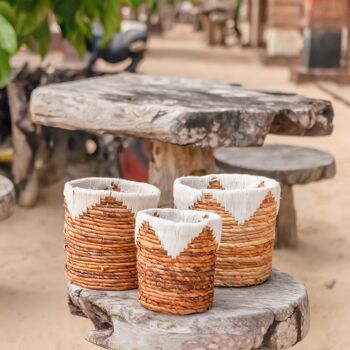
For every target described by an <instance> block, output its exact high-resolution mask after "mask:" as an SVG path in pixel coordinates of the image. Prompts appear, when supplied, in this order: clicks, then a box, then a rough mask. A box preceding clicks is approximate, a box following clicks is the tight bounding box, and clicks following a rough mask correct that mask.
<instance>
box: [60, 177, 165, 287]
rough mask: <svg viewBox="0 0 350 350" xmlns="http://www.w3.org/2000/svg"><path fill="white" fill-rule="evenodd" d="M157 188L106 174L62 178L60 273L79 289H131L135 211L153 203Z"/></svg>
mask: <svg viewBox="0 0 350 350" xmlns="http://www.w3.org/2000/svg"><path fill="white" fill-rule="evenodd" d="M159 197H160V191H159V189H158V188H156V187H154V186H152V185H149V184H145V183H138V182H132V181H127V180H121V179H111V178H85V179H78V180H74V181H70V182H67V183H66V185H65V188H64V199H65V225H64V232H65V251H66V275H67V277H68V279H69V280H70V281H71V282H73V283H75V284H77V285H80V286H82V287H85V288H91V289H100V290H127V289H132V288H137V270H136V246H135V241H134V230H135V215H136V214H137V212H138V211H139V210H142V209H147V208H153V207H157V205H158V201H159Z"/></svg>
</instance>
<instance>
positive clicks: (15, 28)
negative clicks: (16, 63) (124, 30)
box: [0, 0, 158, 87]
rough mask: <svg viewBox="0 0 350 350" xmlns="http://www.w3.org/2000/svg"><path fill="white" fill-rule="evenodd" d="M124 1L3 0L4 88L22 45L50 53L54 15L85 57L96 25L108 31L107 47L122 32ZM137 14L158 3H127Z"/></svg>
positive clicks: (0, 65)
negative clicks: (14, 59)
mask: <svg viewBox="0 0 350 350" xmlns="http://www.w3.org/2000/svg"><path fill="white" fill-rule="evenodd" d="M121 1H123V0H0V87H1V86H5V85H6V84H7V83H8V81H9V79H10V76H11V66H10V57H11V56H12V55H14V54H15V53H16V52H18V50H19V49H20V47H21V46H22V45H25V46H27V47H28V48H29V49H31V50H35V51H37V52H39V54H40V55H41V57H44V56H45V55H46V53H47V51H48V49H49V45H50V40H51V33H50V29H49V15H50V13H51V14H52V15H53V16H54V17H55V19H56V21H57V23H58V25H59V26H60V28H61V32H62V35H63V37H64V38H66V39H67V40H68V41H69V42H70V43H71V44H72V45H73V46H74V47H75V48H76V50H77V51H78V52H79V54H80V55H81V56H83V55H84V53H85V50H86V40H85V39H86V37H91V35H92V24H93V23H94V22H100V23H101V24H102V26H103V28H104V37H103V39H102V43H103V44H107V43H108V41H109V40H110V38H111V36H112V35H113V33H115V32H117V31H119V29H120V6H121ZM124 2H125V3H126V4H127V5H129V6H130V7H131V8H132V9H133V10H137V9H138V8H139V6H140V5H141V4H142V3H145V2H147V3H148V2H150V3H151V4H152V9H154V8H155V7H156V5H155V4H154V3H155V2H157V3H158V0H124Z"/></svg>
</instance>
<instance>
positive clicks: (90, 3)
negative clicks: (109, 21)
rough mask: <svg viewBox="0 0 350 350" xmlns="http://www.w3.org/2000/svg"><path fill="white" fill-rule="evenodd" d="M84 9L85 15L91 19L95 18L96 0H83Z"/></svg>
mask: <svg viewBox="0 0 350 350" xmlns="http://www.w3.org/2000/svg"><path fill="white" fill-rule="evenodd" d="M83 4H84V10H85V13H86V15H87V16H88V17H89V18H90V19H91V20H95V19H96V17H97V16H98V6H97V1H96V0H83Z"/></svg>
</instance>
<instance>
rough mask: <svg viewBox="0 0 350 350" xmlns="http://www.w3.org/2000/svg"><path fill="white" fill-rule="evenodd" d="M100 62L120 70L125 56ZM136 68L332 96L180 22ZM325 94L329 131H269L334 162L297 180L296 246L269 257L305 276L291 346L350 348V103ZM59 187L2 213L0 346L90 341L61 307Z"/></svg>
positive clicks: (34, 348)
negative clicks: (301, 324)
mask: <svg viewBox="0 0 350 350" xmlns="http://www.w3.org/2000/svg"><path fill="white" fill-rule="evenodd" d="M50 59H52V60H54V61H55V64H58V65H59V64H60V62H61V61H60V60H61V58H60V57H57V55H56V56H51V57H50V56H48V57H47V58H46V60H47V61H50ZM100 67H101V68H103V69H106V68H108V69H111V70H113V69H117V70H120V69H121V67H122V66H118V67H117V68H115V67H113V68H112V67H111V66H106V65H105V64H100ZM139 72H141V73H148V74H154V75H163V76H180V77H191V78H201V79H213V80H219V81H223V82H228V83H235V84H241V85H243V86H245V87H249V88H253V89H261V90H264V89H266V90H276V91H285V92H296V93H300V94H303V95H306V96H308V97H314V98H323V99H330V100H332V97H331V96H329V95H327V94H326V93H324V92H323V91H321V90H320V89H319V88H318V87H317V86H316V85H315V84H312V83H310V84H305V85H298V86H297V85H294V84H293V83H291V82H290V77H289V75H290V72H289V69H288V68H284V67H266V66H263V65H262V63H261V62H260V60H259V52H258V51H257V50H251V49H242V48H240V47H215V48H212V47H208V46H207V44H206V43H205V40H204V39H203V34H202V33H199V32H194V31H193V29H192V28H191V27H190V26H186V25H177V26H176V27H175V28H174V29H173V30H171V31H169V32H167V33H165V34H164V35H163V36H161V37H152V38H151V40H150V42H149V49H148V52H147V55H146V58H145V59H144V61H143V62H142V64H141V65H140V69H139ZM332 103H333V106H334V111H335V119H334V126H335V129H334V132H333V134H332V135H330V136H325V137H287V136H274V135H270V136H268V138H267V140H266V143H286V144H292V145H300V146H308V147H315V148H319V149H321V150H325V151H327V152H330V153H331V154H333V155H334V156H335V158H336V162H337V175H336V177H335V178H334V179H332V180H327V181H321V182H317V183H313V184H309V185H305V186H295V201H296V207H297V214H298V233H299V246H298V248H297V249H295V250H292V249H281V250H277V251H276V252H275V255H274V262H273V264H274V267H275V268H277V269H281V270H282V271H284V272H287V273H290V274H291V275H293V276H294V277H296V278H297V279H299V280H300V281H302V282H303V283H304V284H305V285H306V288H307V290H308V293H309V299H310V304H311V305H310V306H311V328H310V332H309V334H308V336H307V337H306V339H305V340H304V341H303V342H301V343H300V344H298V345H297V346H296V347H295V349H296V350H347V349H349V348H350V333H349V324H350V307H349V306H350V304H349V295H350V280H349V278H348V276H349V268H350V265H349V261H350V236H349V227H350V216H349V206H350V186H349V178H350V151H349V150H350V137H349V131H350V120H349V117H350V107H348V106H346V105H345V104H343V103H342V102H339V101H337V100H334V99H333V100H332ZM62 191H63V182H60V183H57V184H55V185H53V186H51V187H49V188H46V189H44V190H43V191H42V192H41V196H40V199H39V203H38V205H37V206H36V207H35V208H34V209H22V208H20V207H18V206H17V208H16V212H15V214H14V215H13V216H12V217H11V218H10V219H9V220H7V221H5V222H2V223H1V234H0V266H1V268H0V270H1V281H0V299H1V309H0V324H1V327H0V339H1V346H0V348H1V349H4V350H22V349H23V350H38V349H45V350H77V349H86V350H87V349H96V347H95V346H94V345H92V344H90V343H88V342H86V341H85V340H84V334H86V332H88V331H89V330H91V329H92V324H91V323H90V321H89V320H87V319H83V318H80V317H74V316H71V315H70V313H69V310H68V307H67V291H66V283H67V282H66V280H65V277H64V236H63V220H64V219H63V195H62ZM121 336H122V335H121ZM198 350H199V349H198Z"/></svg>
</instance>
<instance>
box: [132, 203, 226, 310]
mask: <svg viewBox="0 0 350 350" xmlns="http://www.w3.org/2000/svg"><path fill="white" fill-rule="evenodd" d="M220 236H221V218H220V216H219V215H216V214H213V213H206V212H204V213H203V212H199V211H194V210H176V209H150V210H144V211H141V212H139V213H138V214H137V218H136V228H135V238H136V242H137V270H138V278H139V293H138V299H139V302H140V303H141V305H143V306H144V307H146V308H147V309H150V310H153V311H157V312H162V313H169V314H178V315H186V314H192V313H198V312H204V311H206V310H208V309H209V308H210V307H211V306H212V304H213V296H214V273H215V261H216V250H217V246H218V243H219V242H220Z"/></svg>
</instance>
